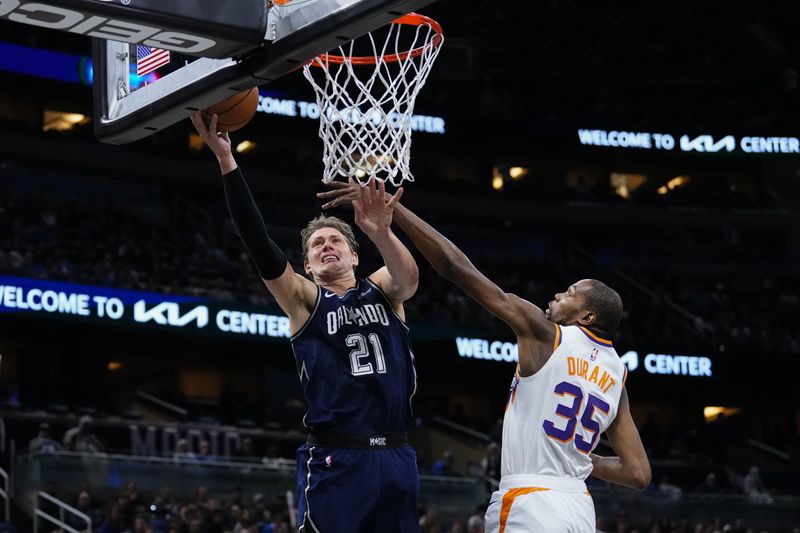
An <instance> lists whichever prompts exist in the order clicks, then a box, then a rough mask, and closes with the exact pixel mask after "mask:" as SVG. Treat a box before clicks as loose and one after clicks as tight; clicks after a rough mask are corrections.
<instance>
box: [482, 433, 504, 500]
mask: <svg viewBox="0 0 800 533" xmlns="http://www.w3.org/2000/svg"><path fill="white" fill-rule="evenodd" d="M481 470H482V472H483V475H484V476H486V477H489V478H491V479H492V480H494V481H495V482H497V483H499V482H500V445H499V444H497V443H496V442H490V443H489V444H488V445H487V446H486V455H485V456H484V457H483V459H481ZM487 483H488V488H489V490H492V491H494V490H495V489H496V486H495V485H493V484H492V483H491V482H487Z"/></svg>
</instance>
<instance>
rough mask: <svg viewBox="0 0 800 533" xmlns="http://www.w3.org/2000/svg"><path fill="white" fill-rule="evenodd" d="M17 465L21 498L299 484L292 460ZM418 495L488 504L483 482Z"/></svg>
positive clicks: (429, 481)
mask: <svg viewBox="0 0 800 533" xmlns="http://www.w3.org/2000/svg"><path fill="white" fill-rule="evenodd" d="M15 465H16V470H15V472H16V487H17V489H16V490H17V492H16V493H17V494H30V493H31V492H33V491H36V490H38V488H39V487H42V486H43V485H44V484H45V483H46V482H47V481H48V480H51V479H58V480H59V489H60V490H63V491H65V492H69V491H75V492H77V490H78V489H79V488H80V487H81V485H82V484H83V483H88V485H89V487H90V488H91V490H92V495H93V496H95V497H98V498H106V497H111V496H113V495H115V494H116V493H117V492H118V491H119V490H121V488H122V487H123V485H124V483H125V482H126V481H135V482H136V484H137V486H138V487H139V489H140V490H141V491H142V492H144V493H151V494H154V493H156V492H158V491H159V490H160V489H161V488H162V487H163V486H164V485H165V480H170V481H169V483H168V485H169V488H170V489H171V490H172V492H173V494H175V495H182V494H183V495H190V494H194V492H195V490H196V489H197V488H198V487H200V486H205V487H206V488H207V489H208V491H209V493H211V494H227V493H228V492H229V491H230V489H231V487H240V488H241V490H242V492H243V493H245V494H256V493H263V494H286V492H287V491H293V490H295V489H296V482H297V480H296V474H295V468H296V462H295V461H294V460H291V459H264V460H261V461H260V462H244V461H241V462H240V461H225V460H220V461H216V460H215V461H200V460H196V459H191V458H175V459H173V458H163V457H144V456H135V455H122V454H111V453H101V454H93V455H89V454H82V453H77V452H65V451H60V452H56V453H48V454H28V455H19V456H18V457H17V459H16V462H15ZM420 497H422V498H426V499H428V501H436V502H437V508H438V509H440V510H442V511H444V512H447V511H449V510H453V511H455V510H459V511H460V510H461V509H464V508H466V509H474V508H475V506H476V505H478V504H482V503H486V501H488V500H486V498H487V497H488V493H487V492H486V486H485V483H484V482H483V481H482V480H481V479H478V478H474V477H446V476H430V475H421V476H420Z"/></svg>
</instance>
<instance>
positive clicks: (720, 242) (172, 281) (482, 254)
mask: <svg viewBox="0 0 800 533" xmlns="http://www.w3.org/2000/svg"><path fill="white" fill-rule="evenodd" d="M5 172H9V171H8V170H6V171H5ZM271 202H275V203H277V204H278V205H281V204H283V205H282V206H281V207H280V208H279V209H278V212H277V213H273V212H271V211H270V212H268V213H265V216H266V217H267V222H268V224H270V225H272V224H280V226H277V228H278V229H277V231H275V238H276V240H277V241H278V243H279V245H281V246H282V247H283V248H284V249H285V250H286V251H287V255H288V257H289V259H290V261H291V262H292V263H293V264H294V265H295V267H297V268H299V267H301V265H302V258H301V257H300V255H301V252H300V247H299V242H297V233H298V232H297V228H300V227H302V225H303V224H304V222H305V220H304V218H303V217H304V216H307V215H308V213H307V212H300V211H298V210H291V209H289V208H288V207H287V206H286V204H287V202H280V201H277V202H276V201H275V200H271ZM170 205H171V204H170V200H169V198H168V197H165V196H164V195H162V196H159V195H155V196H154V197H153V198H152V201H151V203H150V204H149V205H146V206H144V207H142V206H139V207H138V209H134V208H130V209H126V208H124V207H123V206H119V205H112V204H110V203H103V202H97V201H91V200H88V201H87V200H81V199H80V196H79V195H78V196H76V197H74V198H63V197H62V198H60V199H58V200H55V199H54V198H52V197H49V196H47V195H45V194H24V195H20V194H14V191H13V190H12V191H8V194H3V195H2V197H1V198H0V215H2V216H0V232H1V233H2V234H4V235H7V236H8V238H7V240H6V245H5V246H4V247H3V249H2V250H0V272H2V273H4V274H10V275H18V276H25V277H33V278H46V279H50V280H57V281H73V282H78V283H85V284H95V285H100V286H110V287H118V288H127V289H134V290H146V291H153V292H160V293H166V294H170V293H179V294H184V295H190V296H192V295H194V296H205V297H209V298H213V299H220V300H237V301H241V302H249V303H255V304H264V305H273V306H274V301H273V299H272V298H271V296H269V294H268V293H267V292H266V291H264V290H263V287H262V286H261V283H260V280H258V277H257V274H256V272H255V269H254V268H252V265H251V262H250V260H249V258H248V256H247V254H246V253H245V252H244V250H243V249H242V247H241V246H240V245H239V242H238V239H237V238H236V237H235V235H233V234H232V233H231V232H230V231H228V230H225V229H224V228H226V227H227V217H226V216H225V214H224V213H223V214H222V215H220V218H221V220H218V221H216V224H215V223H213V222H212V223H211V224H210V225H208V226H204V227H202V228H199V227H197V225H192V224H188V223H186V221H181V220H176V218H175V212H174V211H173V210H171V208H170ZM220 206H221V204H220V205H218V206H214V207H215V208H216V209H218V208H219V207H220ZM215 213H216V212H215ZM212 218H213V217H212ZM98 227H102V228H103V231H97V229H98ZM214 228H217V229H220V230H219V231H216V230H215V229H214ZM281 228H283V229H281ZM442 229H443V231H445V232H446V233H447V234H448V236H451V238H454V240H456V241H457V242H458V243H459V244H460V245H461V246H462V247H463V248H464V249H465V251H466V252H467V253H468V255H469V256H470V257H471V258H472V259H473V261H474V262H475V263H476V265H477V266H478V267H479V268H480V269H481V270H482V271H483V272H485V273H486V274H487V275H488V276H489V277H490V278H491V279H493V280H494V281H496V282H497V283H498V284H499V285H500V286H501V287H503V288H504V289H506V290H508V291H510V292H515V293H518V294H520V295H522V296H523V297H525V298H527V299H529V300H531V301H533V302H535V303H537V304H538V305H540V306H545V305H546V304H547V302H548V301H550V300H551V299H552V298H553V294H554V293H555V292H556V291H558V290H563V289H564V288H565V287H566V286H567V285H568V284H569V283H571V282H572V281H574V280H575V279H580V278H581V277H587V276H594V277H598V278H600V279H604V280H606V281H608V282H609V283H610V284H611V285H613V286H615V287H616V288H617V289H618V290H620V292H621V293H622V295H623V297H624V300H625V303H626V316H625V320H624V321H623V325H622V328H621V330H620V333H619V335H618V338H616V339H614V340H615V341H616V342H617V343H618V344H620V345H622V346H625V345H628V346H631V345H638V346H653V347H655V346H663V345H664V342H670V343H675V340H676V339H680V338H681V337H684V338H686V339H689V340H691V341H693V342H694V343H695V344H696V341H697V340H700V341H701V342H704V343H706V345H707V346H711V345H712V344H714V343H716V345H714V346H713V348H717V347H718V346H722V347H721V348H720V349H721V350H725V349H728V350H736V349H738V350H740V351H747V350H750V349H753V348H756V347H758V348H759V349H761V350H769V351H771V352H776V353H794V352H796V351H797V350H798V349H800V337H799V336H798V335H797V333H796V332H794V331H793V330H792V329H791V327H790V325H789V324H788V320H789V317H791V316H793V315H794V312H795V311H796V310H797V309H798V308H800V278H799V277H798V276H797V272H796V269H794V268H792V265H793V258H792V256H791V255H790V254H789V253H788V252H787V250H786V245H785V242H781V239H785V237H786V234H785V232H784V234H783V236H782V237H781V236H776V235H770V234H769V230H764V231H761V232H759V231H749V232H746V231H745V232H743V231H741V230H740V229H738V228H735V227H724V228H720V229H719V230H718V231H709V230H704V229H692V228H689V227H682V226H676V227H669V228H666V229H665V228H662V229H659V228H658V227H652V228H647V227H618V226H617V227H608V228H600V230H602V231H603V234H604V235H606V238H603V239H600V240H597V239H594V238H593V237H592V236H593V235H594V234H591V235H589V236H588V237H585V238H583V240H582V238H581V237H580V236H576V235H575V234H573V235H571V237H572V238H571V239H570V238H569V237H570V235H568V236H567V238H560V237H561V233H563V231H562V232H561V233H560V232H559V230H557V229H556V230H554V232H553V233H551V234H549V235H546V236H544V235H537V234H526V233H524V232H522V231H521V230H519V229H516V230H513V231H508V232H505V233H502V232H501V229H500V228H498V229H489V230H480V231H478V230H475V229H474V228H472V229H471V228H469V227H463V226H456V227H451V226H444V227H442ZM576 250H585V251H586V252H588V253H587V254H586V256H581V255H580V253H576ZM361 255H362V263H363V264H365V265H366V266H363V267H362V269H363V271H366V270H367V269H369V268H370V262H372V263H375V264H377V260H378V258H377V257H376V254H375V252H374V250H371V247H369V246H365V247H363V248H362V250H361ZM587 257H588V258H589V259H587ZM731 264H736V265H737V268H735V269H732V268H731V266H730V265H731ZM509 265H512V267H509ZM765 272H768V274H766V275H765ZM676 307H677V308H679V309H676ZM683 311H685V312H683ZM764 311H766V312H764ZM407 314H408V316H409V319H410V320H411V321H412V322H417V323H433V324H445V325H453V326H470V327H478V328H483V329H487V330H494V331H495V332H498V333H502V334H505V335H508V334H509V331H508V329H507V328H506V327H505V326H504V325H502V324H501V323H499V322H498V321H497V320H495V319H494V318H493V317H492V316H491V315H490V314H489V313H487V312H485V311H483V310H482V309H480V308H479V307H478V306H477V304H475V303H474V302H472V301H471V300H470V299H469V298H468V297H467V296H465V295H464V294H463V293H462V292H460V291H459V290H457V289H456V288H455V287H454V286H453V285H451V284H449V283H447V282H445V281H443V280H442V279H441V278H439V277H438V275H436V274H435V272H433V271H432V269H429V268H422V269H421V282H420V290H419V291H418V293H417V295H415V297H414V298H413V299H411V300H409V301H408V302H407Z"/></svg>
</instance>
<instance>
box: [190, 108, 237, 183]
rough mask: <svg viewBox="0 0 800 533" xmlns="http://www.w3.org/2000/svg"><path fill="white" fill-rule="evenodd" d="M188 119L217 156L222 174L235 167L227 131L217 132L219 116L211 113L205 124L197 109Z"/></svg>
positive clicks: (201, 114)
mask: <svg viewBox="0 0 800 533" xmlns="http://www.w3.org/2000/svg"><path fill="white" fill-rule="evenodd" d="M189 119H190V120H191V121H192V124H193V125H194V129H196V130H197V133H199V134H200V137H202V138H203V142H204V143H206V146H208V147H209V148H210V149H211V151H212V152H214V155H215V156H217V161H219V166H220V168H221V169H222V172H223V174H224V173H226V172H229V171H231V170H233V169H234V168H236V161H234V159H233V151H232V150H231V138H230V137H229V136H228V133H227V132H217V120H219V117H218V116H217V115H216V114H213V115H211V120H209V123H208V124H206V121H205V120H203V113H202V112H201V111H198V112H197V113H192V114H191V115H190V116H189Z"/></svg>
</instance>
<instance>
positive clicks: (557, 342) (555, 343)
mask: <svg viewBox="0 0 800 533" xmlns="http://www.w3.org/2000/svg"><path fill="white" fill-rule="evenodd" d="M553 325H554V326H555V327H556V338H555V340H554V341H553V351H554V352H555V351H556V350H557V349H558V347H559V346H560V345H561V328H560V327H559V326H558V324H555V323H554V324H553Z"/></svg>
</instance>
